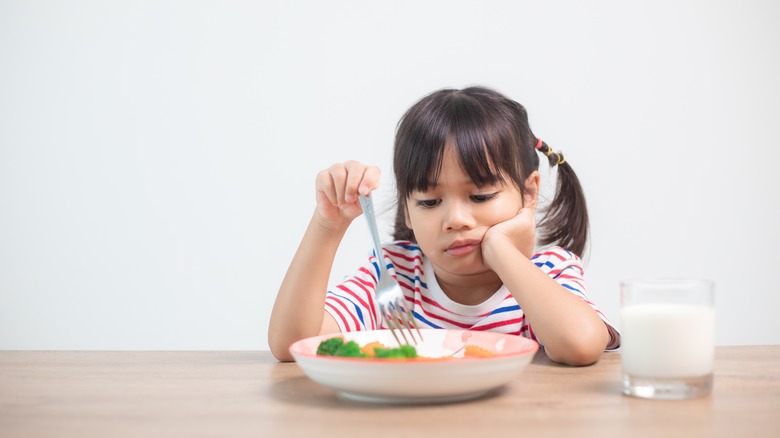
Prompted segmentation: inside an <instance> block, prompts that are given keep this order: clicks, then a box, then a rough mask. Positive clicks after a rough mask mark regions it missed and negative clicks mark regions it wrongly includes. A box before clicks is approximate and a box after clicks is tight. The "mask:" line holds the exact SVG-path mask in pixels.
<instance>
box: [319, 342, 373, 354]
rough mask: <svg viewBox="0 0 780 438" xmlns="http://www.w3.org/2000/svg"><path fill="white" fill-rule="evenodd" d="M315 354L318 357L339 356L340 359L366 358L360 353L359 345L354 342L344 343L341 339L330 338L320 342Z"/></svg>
mask: <svg viewBox="0 0 780 438" xmlns="http://www.w3.org/2000/svg"><path fill="white" fill-rule="evenodd" d="M317 354H318V355H320V356H341V357H366V355H365V354H363V352H362V351H360V345H358V344H357V342H355V341H349V342H346V343H345V342H344V339H342V338H330V339H328V340H325V341H322V342H320V345H319V347H317Z"/></svg>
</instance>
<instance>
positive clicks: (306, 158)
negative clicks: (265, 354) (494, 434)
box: [0, 0, 780, 349]
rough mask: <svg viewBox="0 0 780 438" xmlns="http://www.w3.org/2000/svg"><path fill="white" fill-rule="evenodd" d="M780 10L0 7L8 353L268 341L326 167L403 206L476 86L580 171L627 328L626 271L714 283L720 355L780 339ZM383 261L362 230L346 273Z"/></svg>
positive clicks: (628, 5) (417, 5)
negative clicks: (424, 100)
mask: <svg viewBox="0 0 780 438" xmlns="http://www.w3.org/2000/svg"><path fill="white" fill-rule="evenodd" d="M778 22H780V6H778V3H776V2H773V1H633V2H623V1H617V0H616V1H594V2H581V1H553V2H541V1H505V2H500V1H473V2H471V1H385V2H365V1H326V2H321V1H299V2H292V1H277V2H271V1H243V2H242V1H216V0H215V1H200V2H194V1H129V0H128V1H118V0H111V1H97V0H96V1H53V0H51V1H31V0H4V1H2V2H0V348H2V349H264V348H267V341H266V335H267V325H268V318H269V315H270V311H271V306H272V304H273V301H274V297H275V294H276V290H277V288H278V286H279V283H280V282H281V280H282V277H283V275H284V272H285V270H286V267H287V264H288V263H289V261H290V259H291V257H292V255H293V253H294V251H295V249H296V246H297V244H298V242H299V240H300V238H301V236H302V234H303V231H304V229H305V227H306V224H307V223H308V220H309V218H310V215H311V212H312V211H313V207H314V190H313V187H314V177H315V174H316V172H317V171H318V170H320V169H323V168H325V167H327V166H329V165H330V164H332V163H333V162H336V161H343V160H346V159H357V160H361V161H364V162H367V163H374V164H377V165H379V166H381V168H382V170H383V171H384V175H383V183H382V190H381V191H380V192H379V193H378V195H377V196H378V199H377V201H378V202H379V203H380V206H381V205H385V206H387V205H388V202H389V199H390V196H391V193H392V189H393V181H392V179H391V173H392V172H391V168H390V163H391V148H392V141H393V135H394V130H395V126H396V123H397V121H398V118H399V117H400V116H401V115H402V114H403V112H404V111H405V110H406V109H407V108H408V107H409V106H410V105H411V104H413V103H414V102H415V101H416V100H417V99H419V98H420V97H422V96H423V95H425V94H427V93H429V92H431V91H434V90H436V89H439V88H442V87H463V86H467V85H472V84H481V85H487V86H490V87H494V88H496V89H498V90H499V91H502V92H504V93H505V94H507V95H509V96H511V97H512V98H514V99H516V100H518V101H519V102H521V103H522V104H524V105H525V106H526V107H527V109H528V111H529V114H530V117H531V125H532V128H533V129H534V131H535V133H536V134H537V135H538V136H540V137H543V138H544V139H545V140H546V141H547V142H549V143H550V144H551V145H552V146H553V147H554V148H556V149H560V150H561V151H563V152H564V153H565V155H566V157H567V160H569V162H570V163H571V164H572V166H573V167H574V168H575V170H576V171H577V173H578V175H579V176H580V178H581V180H582V183H583V186H584V188H585V192H586V196H587V198H588V202H589V208H590V212H591V221H592V230H591V231H592V233H591V237H592V245H591V248H590V252H589V253H588V254H587V266H586V279H587V280H588V283H589V293H590V295H591V298H592V299H593V300H594V301H595V302H597V303H598V304H599V305H600V306H601V307H602V308H603V310H604V311H605V313H606V314H607V316H608V317H610V318H611V319H613V320H614V321H615V322H616V323H617V322H618V321H617V319H618V314H617V313H618V306H619V298H618V285H619V281H620V280H621V279H624V278H629V277H668V276H686V277H704V278H709V279H712V280H714V282H715V284H716V293H717V313H718V317H719V319H718V331H717V342H718V344H764V343H773V344H777V343H780V322H779V320H778V318H777V312H778V308H780V286H778V281H777V278H778V275H777V273H778V270H779V269H780V268H779V267H778V266H780V255H778V249H779V248H778V243H780V232H778V219H777V216H778V213H779V212H780V196H778V194H777V189H778V186H780V175H779V174H780V172H778V166H779V165H780V163H779V162H778V157H779V156H780V154H779V153H778V148H779V147H780V128H779V126H780V123H779V120H778V119H779V118H780V117H779V116H780V80H779V79H778V78H780V26H778ZM547 176H548V175H547V173H545V174H544V177H547ZM391 217H392V214H389V213H388V214H385V216H384V218H385V219H386V221H387V225H385V226H384V227H383V228H384V229H385V231H386V236H387V235H389V234H388V233H387V232H388V231H389V222H390V219H391ZM369 249H370V244H369V240H368V230H367V227H365V225H364V223H363V221H362V219H360V220H358V221H356V222H355V224H354V226H353V227H352V228H351V229H350V232H349V233H348V235H347V239H346V240H345V242H344V245H343V247H342V250H341V251H340V253H339V258H338V260H337V262H336V265H335V268H334V272H333V276H332V279H334V280H335V279H338V278H340V277H341V276H343V275H345V274H347V273H349V272H351V270H352V269H353V268H354V267H355V266H357V263H359V261H360V259H361V258H362V257H363V256H364V255H365V254H366V253H367V251H369Z"/></svg>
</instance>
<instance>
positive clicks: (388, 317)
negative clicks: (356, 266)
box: [358, 194, 422, 345]
mask: <svg viewBox="0 0 780 438" xmlns="http://www.w3.org/2000/svg"><path fill="white" fill-rule="evenodd" d="M358 200H359V201H360V207H362V208H363V215H365V217H366V222H368V228H369V229H370V230H371V238H372V239H373V241H374V251H375V252H376V262H377V264H378V265H379V274H378V276H379V279H378V282H377V285H376V301H377V304H378V305H379V312H380V313H381V314H382V316H383V317H384V319H385V321H387V326H388V327H389V328H390V332H391V333H392V334H393V337H394V338H395V340H396V341H397V342H398V344H399V345H402V344H411V343H414V344H417V342H418V341H417V339H415V337H414V331H416V332H417V335H418V336H419V338H420V341H422V333H420V330H419V329H418V328H417V326H416V325H415V324H414V315H412V310H411V308H409V306H407V305H406V299H405V298H404V294H403V292H402V291H401V286H399V285H398V282H397V281H396V280H395V279H394V278H393V277H392V276H391V275H390V270H389V269H388V268H387V263H385V256H384V253H383V252H382V244H381V243H380V241H379V231H378V230H377V226H376V215H375V214H374V201H373V200H372V198H371V194H369V195H368V196H362V195H360V196H358ZM404 329H406V331H404ZM396 330H397V331H398V333H400V334H401V338H403V342H401V338H399V337H398V335H397V334H396ZM406 333H408V334H409V338H407V336H406Z"/></svg>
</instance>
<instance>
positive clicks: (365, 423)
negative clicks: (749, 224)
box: [0, 345, 780, 438]
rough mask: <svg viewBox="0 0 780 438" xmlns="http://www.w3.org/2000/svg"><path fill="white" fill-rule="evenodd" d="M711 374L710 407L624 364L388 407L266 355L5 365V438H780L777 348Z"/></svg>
mask: <svg viewBox="0 0 780 438" xmlns="http://www.w3.org/2000/svg"><path fill="white" fill-rule="evenodd" d="M715 363H716V369H715V385H714V390H713V394H712V395H711V396H710V397H706V398H701V399H694V400H684V401H656V400H642V399H635V398H630V397H625V396H623V395H621V393H620V379H621V373H620V353H617V352H615V353H605V354H604V356H603V358H602V359H601V360H600V361H599V362H598V363H597V364H595V365H592V366H589V367H582V368H573V367H566V366H560V365H556V364H553V363H551V362H550V361H549V360H547V359H546V358H545V356H544V354H543V353H540V354H537V356H536V357H535V359H534V361H533V363H532V364H531V365H529V366H528V368H526V369H525V370H524V371H523V373H522V374H521V375H520V376H519V377H518V378H517V379H516V380H515V381H513V382H511V383H510V384H509V385H507V386H506V387H504V388H503V389H502V390H500V391H498V392H496V393H494V394H491V395H490V396H488V397H485V398H482V399H479V400H474V401H470V402H463V403H455V404H443V405H422V406H387V405H373V404H359V403H356V402H350V401H346V400H343V399H341V398H339V397H338V395H337V394H336V393H335V392H334V391H332V390H330V389H327V388H324V387H321V386H320V385H318V384H316V383H314V382H312V381H311V380H309V379H308V378H307V377H306V376H305V375H304V374H303V373H302V372H301V371H300V369H299V368H298V367H297V365H296V364H294V363H278V362H277V361H276V360H275V359H274V358H273V357H272V356H271V354H270V353H269V352H267V351H259V352H249V351H202V352H173V351H145V352H140V351H2V352H0V436H2V437H4V438H6V437H7V438H11V437H80V438H85V437H155V436H165V437H171V436H187V437H201V436H204V437H205V436H209V437H210V436H225V437H244V436H246V437H282V436H284V437H291V436H292V437H296V436H302V437H303V436H306V437H310V436H318V437H331V436H332V437H336V436H343V435H344V434H349V436H353V435H355V434H361V435H363V434H366V435H369V436H380V437H382V436H388V437H389V436H393V437H398V436H429V437H431V436H432V437H454V436H473V435H475V434H476V435H478V436H481V435H488V434H498V435H501V436H507V435H509V434H512V435H524V436H525V435H528V436H535V437H538V436H551V437H552V436H555V437H561V436H566V435H571V436H579V437H582V436H593V437H611V436H615V437H629V436H630V437H645V436H646V437H657V436H663V437H676V436H685V437H698V436H702V437H720V436H723V437H726V436H728V437H734V436H740V437H743V436H744V437H772V436H775V437H776V436H780V346H777V345H773V346H734V347H717V349H716V362H715ZM453 379H457V376H453Z"/></svg>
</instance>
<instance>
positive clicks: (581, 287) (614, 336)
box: [529, 247, 620, 351]
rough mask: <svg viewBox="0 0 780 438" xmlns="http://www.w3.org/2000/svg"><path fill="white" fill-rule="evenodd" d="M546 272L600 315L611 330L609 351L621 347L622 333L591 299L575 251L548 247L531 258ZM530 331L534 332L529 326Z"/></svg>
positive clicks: (579, 260)
mask: <svg viewBox="0 0 780 438" xmlns="http://www.w3.org/2000/svg"><path fill="white" fill-rule="evenodd" d="M531 261H533V262H534V264H535V265H536V266H537V267H539V269H541V270H542V271H543V272H544V273H545V274H547V275H549V276H550V277H551V278H552V279H553V280H555V281H557V282H558V284H560V285H561V286H563V287H564V288H565V289H567V290H568V291H570V292H571V293H573V294H574V295H577V296H578V297H580V298H582V300H583V301H585V302H586V303H588V305H590V307H592V308H593V310H595V311H596V313H597V314H598V315H599V318H601V320H602V321H604V324H606V326H607V329H608V330H609V337H610V338H609V343H608V344H607V348H606V350H607V351H610V350H616V349H618V348H619V347H620V333H619V332H618V331H617V329H616V328H615V326H614V325H612V323H611V322H610V321H609V319H608V318H607V317H606V315H604V312H602V311H601V309H599V307H598V306H597V305H596V304H595V303H593V302H592V301H590V299H589V298H588V294H587V290H586V288H585V279H584V271H583V269H582V260H581V259H580V258H579V257H578V256H577V255H576V254H574V253H572V252H569V251H567V250H565V249H563V248H561V247H552V248H548V249H546V250H544V251H542V252H540V253H538V254H536V255H534V257H533V259H532V260H531ZM529 332H530V333H533V331H532V330H530V328H529Z"/></svg>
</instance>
